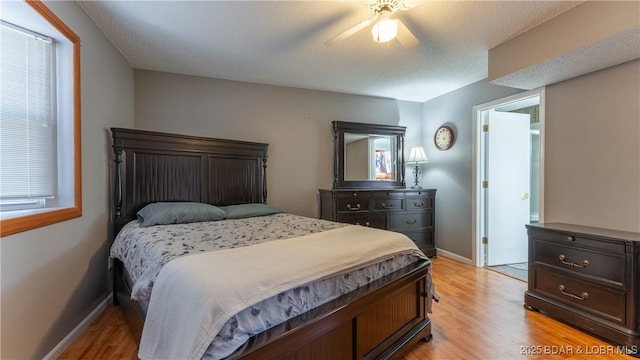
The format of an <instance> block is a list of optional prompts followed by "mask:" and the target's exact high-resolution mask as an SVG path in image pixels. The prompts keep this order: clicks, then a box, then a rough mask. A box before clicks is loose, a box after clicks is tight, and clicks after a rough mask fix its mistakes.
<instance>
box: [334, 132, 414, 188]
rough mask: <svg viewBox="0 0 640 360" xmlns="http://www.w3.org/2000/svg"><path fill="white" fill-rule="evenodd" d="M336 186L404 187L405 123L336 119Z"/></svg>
mask: <svg viewBox="0 0 640 360" xmlns="http://www.w3.org/2000/svg"><path fill="white" fill-rule="evenodd" d="M332 125H333V137H334V170H333V188H334V189H345V188H348V189H352V188H353V189H359V188H369V189H388V188H404V187H405V182H404V134H405V130H406V128H405V127H404V126H393V125H377V124H366V123H354V122H345V121H334V122H332Z"/></svg>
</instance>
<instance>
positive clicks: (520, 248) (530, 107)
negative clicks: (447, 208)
mask: <svg viewBox="0 0 640 360" xmlns="http://www.w3.org/2000/svg"><path fill="white" fill-rule="evenodd" d="M543 129H544V89H537V90H532V91H527V92H524V93H520V94H516V95H513V96H510V97H507V98H504V99H499V100H496V101H493V102H490V103H487V104H482V105H478V106H475V107H474V139H473V140H474V144H473V145H474V153H475V156H474V166H473V168H474V174H473V179H474V187H473V190H474V194H473V222H474V224H473V238H474V242H475V246H474V249H473V250H474V251H473V261H474V263H475V265H476V266H478V267H485V266H487V267H490V266H496V267H501V268H504V269H505V270H507V272H510V273H513V274H516V276H513V274H511V276H513V277H517V278H520V279H522V280H525V281H526V264H527V261H528V241H527V233H526V228H525V224H529V223H535V222H538V221H541V220H542V218H543V214H542V211H541V209H543V206H542V204H543V196H542V195H543V194H544V192H543V181H542V179H543V178H544V177H543V175H544V174H543V169H544V166H543V157H542V153H543V148H544V139H543V134H544V132H543ZM523 272H524V274H523ZM518 274H519V276H517V275H518Z"/></svg>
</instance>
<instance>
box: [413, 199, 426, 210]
mask: <svg viewBox="0 0 640 360" xmlns="http://www.w3.org/2000/svg"><path fill="white" fill-rule="evenodd" d="M413 206H414V207H417V208H421V207H424V201H423V202H421V203H419V204H418V203H417V202H414V203H413Z"/></svg>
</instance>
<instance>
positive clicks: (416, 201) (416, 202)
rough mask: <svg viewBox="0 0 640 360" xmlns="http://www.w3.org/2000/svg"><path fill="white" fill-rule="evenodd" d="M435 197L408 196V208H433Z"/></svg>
mask: <svg viewBox="0 0 640 360" xmlns="http://www.w3.org/2000/svg"><path fill="white" fill-rule="evenodd" d="M433 200H435V199H434V198H430V197H407V205H406V207H407V210H409V211H411V210H423V209H433Z"/></svg>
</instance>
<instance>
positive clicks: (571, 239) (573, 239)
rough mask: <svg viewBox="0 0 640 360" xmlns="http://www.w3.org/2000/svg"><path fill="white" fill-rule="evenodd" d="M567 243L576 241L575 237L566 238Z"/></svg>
mask: <svg viewBox="0 0 640 360" xmlns="http://www.w3.org/2000/svg"><path fill="white" fill-rule="evenodd" d="M567 240H568V241H576V238H575V236H567Z"/></svg>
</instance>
